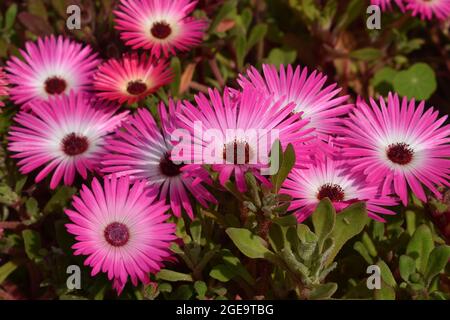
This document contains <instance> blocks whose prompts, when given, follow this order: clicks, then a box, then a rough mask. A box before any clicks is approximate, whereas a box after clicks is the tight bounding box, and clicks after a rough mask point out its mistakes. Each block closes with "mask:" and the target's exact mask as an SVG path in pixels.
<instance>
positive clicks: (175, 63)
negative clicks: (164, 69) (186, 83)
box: [170, 57, 181, 96]
mask: <svg viewBox="0 0 450 320" xmlns="http://www.w3.org/2000/svg"><path fill="white" fill-rule="evenodd" d="M170 68H171V69H172V70H173V80H172V82H171V83H170V92H171V93H172V95H173V96H177V95H178V92H179V91H180V81H181V62H180V59H179V58H178V57H173V58H172V60H171V61H170Z"/></svg>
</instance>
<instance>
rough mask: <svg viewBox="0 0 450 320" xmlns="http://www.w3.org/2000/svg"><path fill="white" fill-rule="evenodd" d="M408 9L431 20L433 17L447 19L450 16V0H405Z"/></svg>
mask: <svg viewBox="0 0 450 320" xmlns="http://www.w3.org/2000/svg"><path fill="white" fill-rule="evenodd" d="M405 1H406V9H408V10H411V11H412V13H411V14H412V15H413V16H414V17H415V16H417V15H419V16H420V18H421V19H422V20H425V19H427V20H431V19H433V17H436V18H438V19H439V20H446V19H447V18H448V17H450V0H405Z"/></svg>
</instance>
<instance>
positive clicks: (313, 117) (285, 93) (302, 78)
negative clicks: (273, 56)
mask: <svg viewBox="0 0 450 320" xmlns="http://www.w3.org/2000/svg"><path fill="white" fill-rule="evenodd" d="M326 81H327V77H326V76H324V75H323V74H321V73H318V72H317V71H313V72H312V73H311V74H308V69H307V68H303V69H301V68H300V66H297V67H296V68H295V70H294V69H293V67H292V66H291V65H288V66H287V68H285V67H284V66H280V71H279V72H278V71H277V68H276V67H275V66H274V65H268V64H266V65H263V75H261V74H260V73H259V72H258V70H257V69H256V68H254V67H251V68H250V69H249V70H248V71H247V77H245V76H243V75H240V76H239V79H238V82H239V84H240V85H241V87H243V88H244V87H246V86H251V87H254V88H257V89H259V90H263V91H265V92H267V93H268V94H270V95H272V97H273V101H279V100H280V99H282V100H283V101H284V102H285V103H282V104H278V107H284V106H286V105H287V104H288V103H290V102H293V103H294V104H295V108H294V109H293V112H295V113H298V112H303V114H302V117H303V118H305V119H308V120H310V122H309V124H308V127H311V128H314V129H315V134H316V135H317V136H318V137H319V138H321V139H323V140H325V141H326V140H328V138H329V135H330V134H334V133H335V132H336V128H338V127H339V117H340V116H342V115H345V114H347V112H348V111H349V109H350V108H351V107H352V105H351V104H347V100H348V96H342V97H339V96H337V95H338V94H339V92H340V91H341V89H340V88H336V85H337V84H336V83H334V84H331V85H329V86H325V87H324V85H325V82H326ZM272 108H273V107H272Z"/></svg>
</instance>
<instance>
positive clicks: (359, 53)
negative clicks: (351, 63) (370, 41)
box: [350, 48, 383, 61]
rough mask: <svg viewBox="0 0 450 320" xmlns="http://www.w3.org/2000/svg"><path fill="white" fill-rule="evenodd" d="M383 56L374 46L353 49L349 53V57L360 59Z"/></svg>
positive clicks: (372, 59) (367, 59)
mask: <svg viewBox="0 0 450 320" xmlns="http://www.w3.org/2000/svg"><path fill="white" fill-rule="evenodd" d="M382 56H383V53H382V52H381V50H379V49H375V48H363V49H359V50H355V51H353V52H351V53H350V57H351V58H353V59H357V60H362V61H374V60H378V59H380V58H381V57H382Z"/></svg>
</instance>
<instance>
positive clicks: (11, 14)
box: [5, 3, 18, 30]
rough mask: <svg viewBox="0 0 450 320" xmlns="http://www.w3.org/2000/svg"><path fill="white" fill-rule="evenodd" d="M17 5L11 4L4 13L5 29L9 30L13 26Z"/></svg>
mask: <svg viewBox="0 0 450 320" xmlns="http://www.w3.org/2000/svg"><path fill="white" fill-rule="evenodd" d="M17 8H18V7H17V4H15V3H13V4H12V5H10V6H9V7H8V10H6V13H5V29H6V30H8V29H11V28H12V27H13V26H14V22H15V21H16V16H17Z"/></svg>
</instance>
